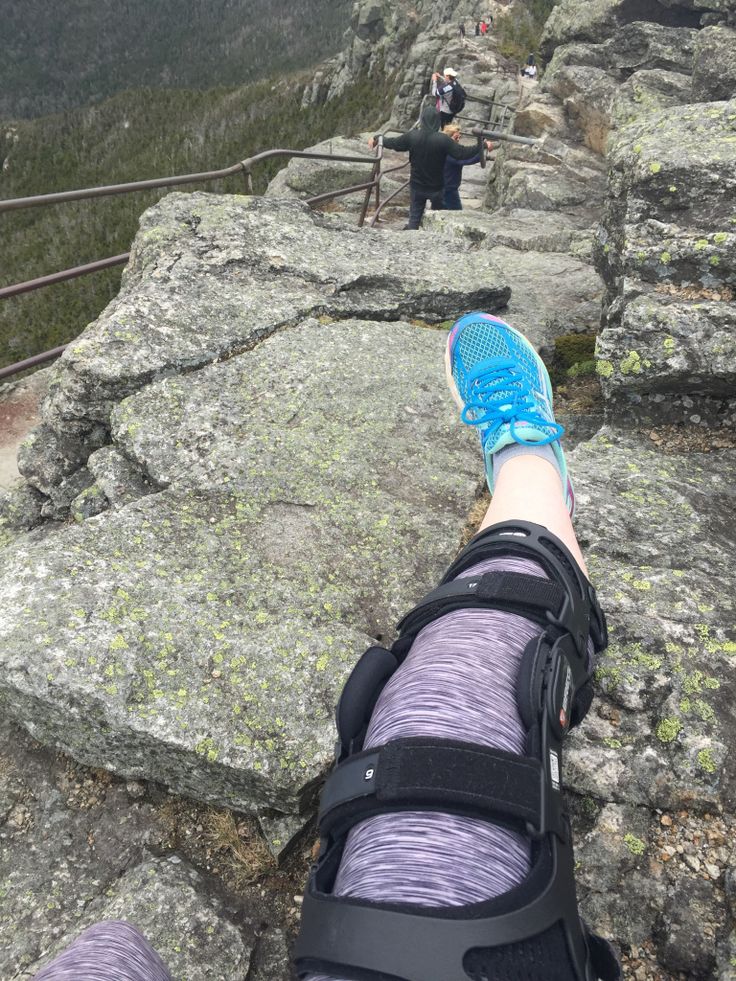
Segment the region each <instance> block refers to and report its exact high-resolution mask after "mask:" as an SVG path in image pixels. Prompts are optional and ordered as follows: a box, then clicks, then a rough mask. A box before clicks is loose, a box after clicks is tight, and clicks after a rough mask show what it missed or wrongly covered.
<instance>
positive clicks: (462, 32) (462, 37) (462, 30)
mask: <svg viewBox="0 0 736 981" xmlns="http://www.w3.org/2000/svg"><path fill="white" fill-rule="evenodd" d="M458 33H459V35H460V40H461V41H464V40H465V24H463V22H462V21H460V24H459V25H458Z"/></svg>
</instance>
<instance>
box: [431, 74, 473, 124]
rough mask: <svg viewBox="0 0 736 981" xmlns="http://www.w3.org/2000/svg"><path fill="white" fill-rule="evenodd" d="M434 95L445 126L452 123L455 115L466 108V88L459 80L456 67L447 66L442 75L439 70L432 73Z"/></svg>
mask: <svg viewBox="0 0 736 981" xmlns="http://www.w3.org/2000/svg"><path fill="white" fill-rule="evenodd" d="M443 76H444V77H443ZM432 95H434V96H435V97H436V99H437V109H438V110H439V112H440V117H441V120H442V125H443V126H446V125H447V124H448V123H451V122H452V121H453V119H454V118H455V116H457V114H458V113H459V112H462V111H463V109H464V108H465V89H464V88H463V87H462V85H461V84H460V82H458V80H457V72H456V71H455V69H454V68H445V70H444V72H443V74H442V75H440V73H439V72H434V74H433V75H432Z"/></svg>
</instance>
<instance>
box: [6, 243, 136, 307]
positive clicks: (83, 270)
mask: <svg viewBox="0 0 736 981" xmlns="http://www.w3.org/2000/svg"><path fill="white" fill-rule="evenodd" d="M129 257H130V252H123V253H122V254H121V255H113V256H110V258H109V259H98V260H97V261H96V262H87V263H85V265H83V266H73V267H72V268H71V269H63V270H62V271H61V272H56V273H51V275H50V276H39V277H38V278H37V279H29V280H27V281H26V282H25V283H16V284H15V285H14V286H4V287H3V288H2V289H0V300H6V299H7V298H8V297H10V296H18V295H19V294H20V293H29V292H30V291H31V290H38V289H41V287H43V286H53V285H55V284H56V283H64V282H66V281H67V280H69V279H76V278H77V276H86V275H87V273H92V272H99V270H101V269H109V268H110V267H111V266H123V265H125V263H126V262H127V261H128V259H129Z"/></svg>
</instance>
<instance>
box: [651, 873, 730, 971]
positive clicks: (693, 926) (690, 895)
mask: <svg viewBox="0 0 736 981" xmlns="http://www.w3.org/2000/svg"><path fill="white" fill-rule="evenodd" d="M715 905H716V904H715V896H714V886H713V883H711V882H707V881H705V880H704V879H698V878H692V879H690V880H689V881H688V882H686V883H683V884H682V885H681V886H680V887H679V888H678V889H677V890H676V892H675V894H674V896H672V898H671V900H670V901H669V902H668V910H667V923H666V926H665V927H664V928H663V930H662V933H663V936H661V938H660V941H659V944H658V954H659V959H660V962H661V963H662V964H663V965H664V966H665V967H666V968H667V969H668V970H670V971H673V972H674V971H683V972H685V973H686V974H687V975H688V976H689V977H693V978H709V977H713V973H712V972H713V969H714V967H715V955H714V950H713V937H712V935H709V934H708V933H707V932H705V930H704V926H705V925H706V924H707V923H708V922H709V921H712V920H713V919H714V917H715V916H716V915H717V914H716V912H715Z"/></svg>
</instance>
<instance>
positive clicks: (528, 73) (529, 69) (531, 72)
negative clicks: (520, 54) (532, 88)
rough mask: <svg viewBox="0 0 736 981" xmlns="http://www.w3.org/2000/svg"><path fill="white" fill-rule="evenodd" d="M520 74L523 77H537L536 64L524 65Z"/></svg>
mask: <svg viewBox="0 0 736 981" xmlns="http://www.w3.org/2000/svg"><path fill="white" fill-rule="evenodd" d="M521 74H522V75H523V76H524V78H536V77H537V66H536V65H525V66H524V67H523V68H522V69H521Z"/></svg>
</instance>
